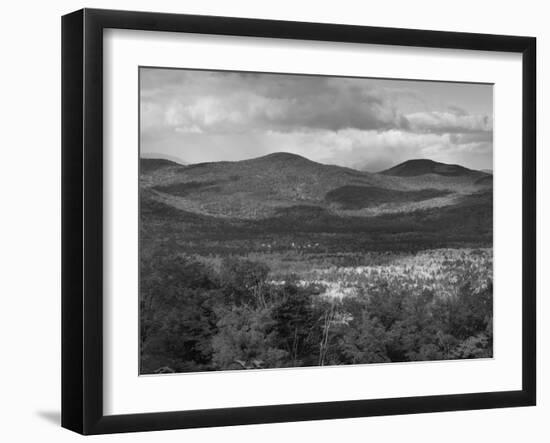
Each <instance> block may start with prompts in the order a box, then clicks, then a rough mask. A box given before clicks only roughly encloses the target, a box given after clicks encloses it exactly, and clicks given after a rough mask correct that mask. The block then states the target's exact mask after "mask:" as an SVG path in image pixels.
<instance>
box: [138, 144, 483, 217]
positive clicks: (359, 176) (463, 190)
mask: <svg viewBox="0 0 550 443" xmlns="http://www.w3.org/2000/svg"><path fill="white" fill-rule="evenodd" d="M392 171H393V172H392ZM434 171H435V172H434ZM141 172H142V174H141V188H142V190H146V191H147V195H148V196H149V198H153V199H155V200H157V201H160V202H163V203H165V204H167V205H169V206H172V207H174V208H177V209H180V210H185V211H189V212H192V213H197V214H203V215H211V216H215V217H224V218H241V219H258V218H265V217H270V216H273V215H274V214H275V213H277V211H278V210H279V209H281V208H289V207H292V206H304V205H306V206H307V205H309V206H318V207H321V208H325V209H328V210H329V211H331V212H333V213H336V214H341V215H346V216H349V215H357V216H370V215H376V214H380V213H392V212H401V211H403V210H405V211H411V210H414V209H421V208H430V207H441V206H447V205H451V204H454V203H456V201H457V197H458V196H459V195H465V194H469V193H473V192H477V191H479V190H481V189H485V188H486V187H487V185H488V180H485V177H487V176H488V175H487V174H484V173H481V172H479V171H472V170H469V169H466V168H463V167H461V166H457V165H444V164H442V163H436V162H431V161H427V160H422V161H421V163H419V162H418V161H415V160H412V161H410V162H405V163H403V164H401V165H398V166H396V167H394V168H391V169H390V170H388V171H384V172H383V173H379V174H374V173H369V172H363V171H357V170H354V169H350V168H345V167H341V166H334V165H325V164H321V163H317V162H314V161H311V160H309V159H307V158H305V157H301V156H299V155H295V154H289V153H284V152H281V153H275V154H269V155H266V156H263V157H258V158H253V159H249V160H243V161H236V162H227V161H225V162H212V163H198V164H193V165H187V166H182V165H179V164H176V163H173V162H169V161H167V160H163V159H141ZM420 172H424V173H422V174H421V173H420ZM415 174H416V175H415Z"/></svg>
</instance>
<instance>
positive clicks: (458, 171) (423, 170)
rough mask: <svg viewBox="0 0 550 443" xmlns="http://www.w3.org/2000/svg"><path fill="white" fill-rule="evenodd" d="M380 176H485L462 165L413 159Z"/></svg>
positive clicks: (383, 172)
mask: <svg viewBox="0 0 550 443" xmlns="http://www.w3.org/2000/svg"><path fill="white" fill-rule="evenodd" d="M380 174H384V175H394V176H398V177H415V176H418V175H425V174H438V175H444V176H453V177H456V176H463V175H475V174H483V173H480V172H479V171H473V170H472V169H468V168H465V167H464V166H460V165H453V164H447V163H440V162H436V161H434V160H430V159H412V160H407V161H405V162H403V163H400V164H398V165H396V166H394V167H392V168H389V169H386V170H385V171H381V172H380Z"/></svg>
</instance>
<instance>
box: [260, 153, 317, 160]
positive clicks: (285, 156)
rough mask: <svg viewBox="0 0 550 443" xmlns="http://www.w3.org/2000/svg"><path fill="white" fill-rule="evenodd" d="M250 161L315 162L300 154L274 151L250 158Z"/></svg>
mask: <svg viewBox="0 0 550 443" xmlns="http://www.w3.org/2000/svg"><path fill="white" fill-rule="evenodd" d="M250 161H272V162H309V163H315V162H313V161H312V160H309V159H308V158H306V157H302V156H301V155H298V154H293V153H291V152H273V153H271V154H267V155H264V156H261V157H256V158H252V159H250Z"/></svg>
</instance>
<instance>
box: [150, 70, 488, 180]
mask: <svg viewBox="0 0 550 443" xmlns="http://www.w3.org/2000/svg"><path fill="white" fill-rule="evenodd" d="M140 83H141V84H140V118H141V121H140V125H141V146H140V148H141V155H142V156H147V157H163V158H173V159H179V160H180V161H182V162H185V163H198V162H206V161H219V160H242V159H246V158H252V157H258V156H261V155H265V154H269V153H272V152H281V151H284V152H292V153H295V154H300V155H303V156H304V157H307V158H309V159H311V160H315V161H318V162H321V163H328V164H337V165H342V166H350V167H355V168H361V169H364V170H367V171H373V172H374V171H379V170H382V169H385V168H388V167H390V166H393V165H395V164H397V163H400V162H402V161H405V160H409V159H413V158H429V159H432V160H436V161H441V162H445V163H458V164H461V165H464V166H467V167H470V168H475V169H485V168H487V169H492V162H493V160H492V159H493V88H492V86H491V85H480V84H464V83H445V82H423V81H402V80H380V79H366V78H340V77H324V76H303V75H288V74H256V73H238V72H213V71H193V70H180V69H177V70H176V69H159V68H141V72H140Z"/></svg>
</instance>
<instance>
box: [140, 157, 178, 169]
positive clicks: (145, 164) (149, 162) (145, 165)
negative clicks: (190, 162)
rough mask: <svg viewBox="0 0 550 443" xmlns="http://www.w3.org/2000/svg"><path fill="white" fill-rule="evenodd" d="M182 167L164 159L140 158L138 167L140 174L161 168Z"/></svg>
mask: <svg viewBox="0 0 550 443" xmlns="http://www.w3.org/2000/svg"><path fill="white" fill-rule="evenodd" d="M181 166H182V165H181V164H179V163H176V162H173V161H171V160H166V159H164V158H141V159H140V160H139V167H140V169H141V171H142V172H152V171H157V170H159V169H162V168H169V167H181Z"/></svg>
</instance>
